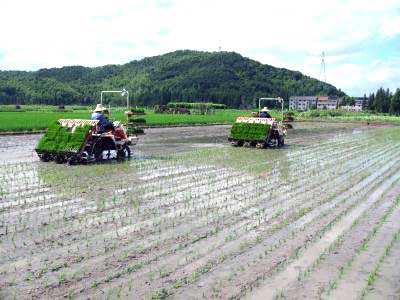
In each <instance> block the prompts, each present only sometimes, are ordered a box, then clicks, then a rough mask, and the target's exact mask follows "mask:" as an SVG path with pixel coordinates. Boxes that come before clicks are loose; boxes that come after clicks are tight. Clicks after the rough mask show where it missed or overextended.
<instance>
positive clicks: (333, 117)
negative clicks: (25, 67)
mask: <svg viewBox="0 0 400 300" xmlns="http://www.w3.org/2000/svg"><path fill="white" fill-rule="evenodd" d="M92 109H93V108H92V107H88V106H67V107H66V108H65V110H59V109H58V108H57V107H54V106H47V105H26V106H23V107H22V109H20V110H16V109H15V106H12V105H0V132H23V131H38V130H44V129H46V128H47V127H48V126H49V125H50V124H51V123H53V122H54V121H57V120H58V119H89V118H90V115H91V110H92ZM125 110H126V109H125V108H115V109H112V111H111V113H112V116H111V119H113V120H118V121H122V122H125V121H126V117H125V115H124V111H125ZM253 111H255V110H253ZM145 113H146V115H144V116H143V118H144V119H145V120H146V125H148V126H171V125H194V124H231V123H233V122H234V121H235V119H236V117H238V116H250V114H251V110H238V109H218V110H215V111H214V113H213V114H207V115H199V114H191V115H186V114H156V113H154V111H153V110H152V109H145ZM272 115H273V116H275V117H277V118H278V119H279V117H280V112H278V111H272ZM294 117H295V120H296V121H309V120H317V121H329V122H331V121H354V122H389V123H400V117H398V116H394V115H388V114H376V113H371V112H344V111H340V110H333V111H330V110H311V111H306V112H294Z"/></svg>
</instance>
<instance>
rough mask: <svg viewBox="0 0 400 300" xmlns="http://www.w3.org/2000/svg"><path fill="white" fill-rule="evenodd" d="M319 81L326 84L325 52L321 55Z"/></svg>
mask: <svg viewBox="0 0 400 300" xmlns="http://www.w3.org/2000/svg"><path fill="white" fill-rule="evenodd" d="M319 79H320V80H321V81H323V82H325V83H326V65H325V52H323V51H322V55H321V67H320V69H319Z"/></svg>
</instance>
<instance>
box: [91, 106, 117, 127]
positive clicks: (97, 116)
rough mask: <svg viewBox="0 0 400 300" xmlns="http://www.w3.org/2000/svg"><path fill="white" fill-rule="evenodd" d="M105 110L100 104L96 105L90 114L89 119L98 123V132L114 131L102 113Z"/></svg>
mask: <svg viewBox="0 0 400 300" xmlns="http://www.w3.org/2000/svg"><path fill="white" fill-rule="evenodd" d="M106 110H107V109H106V108H105V107H104V106H103V105H102V104H97V105H96V108H95V109H94V111H93V113H92V117H91V119H92V120H98V121H99V132H105V131H109V130H114V125H113V123H112V122H110V121H109V120H107V118H106V116H105V115H104V111H106Z"/></svg>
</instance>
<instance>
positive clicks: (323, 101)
mask: <svg viewBox="0 0 400 300" xmlns="http://www.w3.org/2000/svg"><path fill="white" fill-rule="evenodd" d="M317 98H318V99H317V109H336V108H338V106H339V104H340V102H341V100H342V99H341V98H337V97H329V96H318V97H317Z"/></svg>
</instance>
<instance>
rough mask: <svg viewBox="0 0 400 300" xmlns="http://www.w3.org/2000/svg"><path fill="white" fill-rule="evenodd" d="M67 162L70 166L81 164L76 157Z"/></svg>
mask: <svg viewBox="0 0 400 300" xmlns="http://www.w3.org/2000/svg"><path fill="white" fill-rule="evenodd" d="M67 162H68V164H69V165H70V166H73V165H77V164H78V163H79V161H78V158H77V157H76V156H75V155H73V156H71V157H70V158H68V161H67Z"/></svg>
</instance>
